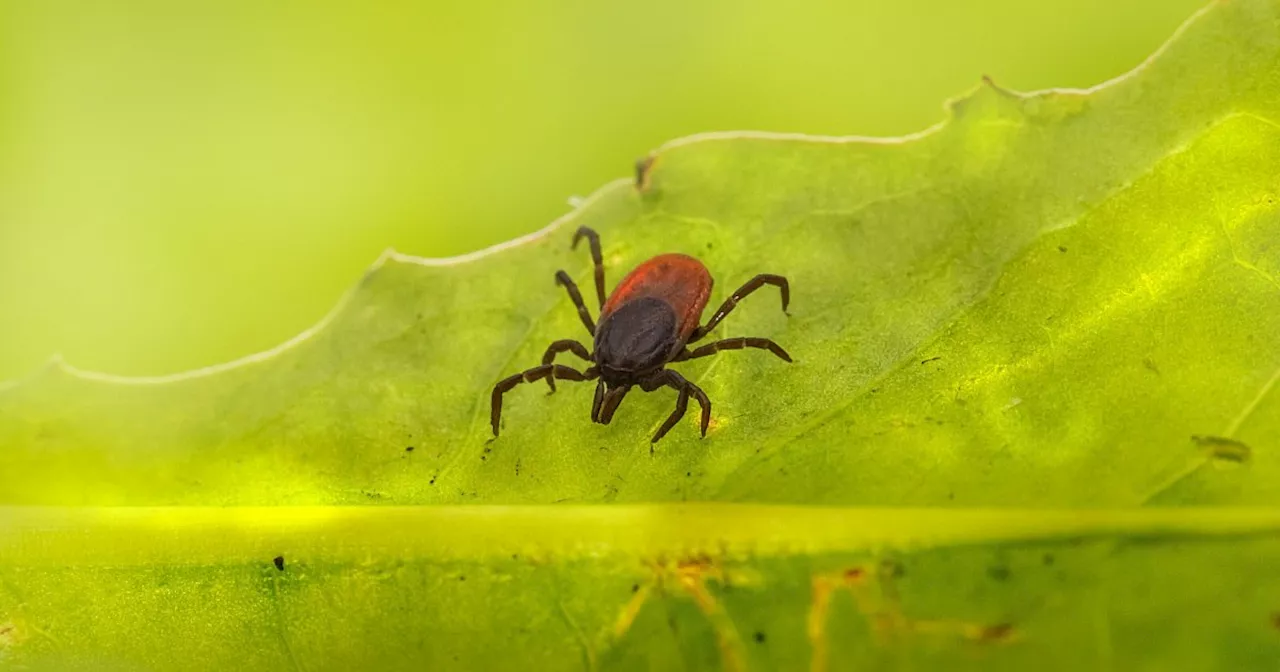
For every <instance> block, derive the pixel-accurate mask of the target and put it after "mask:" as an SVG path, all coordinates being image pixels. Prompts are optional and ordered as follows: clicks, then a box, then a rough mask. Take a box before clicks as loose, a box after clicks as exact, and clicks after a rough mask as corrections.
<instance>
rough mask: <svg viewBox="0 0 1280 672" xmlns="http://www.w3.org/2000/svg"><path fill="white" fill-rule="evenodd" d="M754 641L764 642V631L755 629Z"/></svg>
mask: <svg viewBox="0 0 1280 672" xmlns="http://www.w3.org/2000/svg"><path fill="white" fill-rule="evenodd" d="M756 643H757V644H764V633H763V632H760V631H759V630H757V631H756Z"/></svg>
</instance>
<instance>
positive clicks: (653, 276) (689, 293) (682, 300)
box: [600, 254, 714, 341]
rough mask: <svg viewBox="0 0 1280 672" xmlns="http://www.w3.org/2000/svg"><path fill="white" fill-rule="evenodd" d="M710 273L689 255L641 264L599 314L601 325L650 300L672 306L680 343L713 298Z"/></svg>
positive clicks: (661, 256)
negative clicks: (615, 313) (638, 301)
mask: <svg viewBox="0 0 1280 672" xmlns="http://www.w3.org/2000/svg"><path fill="white" fill-rule="evenodd" d="M713 282H714V281H713V280H712V278H711V272H710V271H708V270H707V267H706V266H704V265H702V262H701V261H698V260H697V259H694V258H693V257H691V256H689V255H687V254H662V255H658V256H656V257H654V258H652V259H650V260H648V261H646V262H644V263H643V264H640V265H639V266H637V267H636V268H635V270H633V271H631V272H630V273H628V274H627V277H625V278H623V279H622V282H619V283H618V286H617V287H616V288H614V290H613V293H612V294H610V295H609V300H608V301H605V304H604V308H602V309H601V310H600V321H602V322H603V321H604V318H605V317H606V316H608V315H609V314H610V313H612V312H613V311H615V310H617V308H618V307H619V306H621V305H623V304H625V303H629V302H631V301H633V300H635V299H641V298H646V297H651V298H655V299H659V300H661V301H663V302H665V303H667V304H668V305H670V306H671V309H672V310H673V311H675V314H676V321H677V324H678V325H679V326H678V327H677V329H678V331H679V338H680V340H681V341H683V340H684V339H686V338H688V336H689V334H691V333H693V330H694V329H697V328H698V323H699V322H700V321H701V320H702V311H703V310H704V309H705V308H706V307H707V301H708V300H709V299H710V298H711V286H712V284H713Z"/></svg>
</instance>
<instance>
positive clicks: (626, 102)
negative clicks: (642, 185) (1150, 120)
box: [0, 0, 1203, 380]
mask: <svg viewBox="0 0 1280 672" xmlns="http://www.w3.org/2000/svg"><path fill="white" fill-rule="evenodd" d="M1202 4H1203V0H1158V1H1157V0H1141V1H1131V2H1124V1H1121V2H1117V1H1115V0H1041V1H1040V2H1026V1H1025V0H968V1H965V0H952V1H947V2H944V1H943V0H933V1H931V2H925V1H919V0H917V1H912V0H907V1H903V2H882V1H872V0H860V1H848V2H832V1H829V0H788V1H787V2H785V3H784V2H759V1H754V0H712V1H708V2H697V1H691V0H646V1H645V2H628V3H607V2H599V1H596V2H587V1H585V0H564V1H556V0H548V1H545V2H528V1H521V2H517V1H514V0H506V1H500V2H491V3H479V2H463V1H460V0H459V1H456V2H455V1H451V0H444V1H432V2H419V3H412V4H411V3H393V2H379V3H354V2H349V3H347V2H327V1H320V0H308V1H306V2H287V1H286V2H259V1H257V0H186V1H184V2H171V1H169V0H128V1H127V2H113V3H94V2H84V1H79V2H71V1H66V0H0V380H3V379H7V378H13V377H16V376H20V375H23V374H26V373H28V372H30V371H31V370H33V369H34V368H35V367H37V366H39V365H40V364H41V363H42V362H44V361H46V360H47V358H48V357H49V355H50V354H52V353H54V352H61V353H63V355H64V356H65V357H66V358H67V360H68V361H70V362H72V363H74V364H76V365H77V366H80V367H83V368H88V369H94V370H100V371H107V372H111V373H120V374H161V373H169V372H174V371H180V370H183V369H188V368H192V367H198V366H204V365H208V364H213V363H217V362H221V361H225V360H228V359H231V358H234V357H238V356H241V355H244V354H247V353H250V352H254V351H257V350H262V349H265V348H268V347H271V346H273V345H275V344H277V343H279V342H280V341H282V340H285V339H287V338H289V337H290V336H292V335H294V334H296V333H297V332H298V331H300V330H302V329H305V328H306V327H307V326H309V325H311V324H312V323H314V322H315V321H316V320H317V319H319V318H320V317H321V316H322V315H324V313H326V312H327V311H328V310H329V308H330V307H332V305H333V303H334V302H335V301H336V300H337V299H338V297H339V296H340V295H341V294H342V292H343V291H345V290H346V289H347V288H348V287H349V286H351V285H352V284H353V283H354V282H356V280H358V279H359V277H360V274H361V273H362V272H363V270H364V269H365V268H366V267H367V266H368V265H369V264H370V263H372V262H373V260H374V259H375V258H376V257H377V256H378V254H379V253H380V252H381V251H382V250H383V249H384V248H386V247H388V246H394V247H395V248H397V249H399V250H401V251H404V252H409V253H412V254H418V255H424V256H444V255H453V254H458V253H462V252H467V251H470V250H474V249H477V248H481V247H484V246H487V245H490V244H493V243H496V242H499V241H502V240H506V239H508V238H511V237H514V236H517V235H520V234H523V233H527V232H529V231H532V230H534V229H538V228H540V227H542V226H544V225H545V224H546V223H547V222H549V221H550V220H552V219H553V218H555V217H557V216H559V215H560V214H562V213H564V212H565V211H566V210H567V209H568V207H567V205H566V201H567V199H568V198H569V197H570V196H574V195H582V196H585V195H587V194H588V193H590V192H591V191H592V190H593V189H595V188H596V187H598V186H600V185H601V184H603V183H604V182H606V181H608V180H610V179H612V178H615V177H620V176H626V175H629V174H630V171H631V165H632V162H633V160H634V159H635V158H637V157H639V156H641V155H642V154H644V153H645V152H647V151H648V150H650V149H651V148H653V147H655V146H657V145H659V144H661V143H662V142H663V141H665V140H668V139H671V138H675V137H679V136H682V135H688V134H691V133H696V132H699V131H707V130H725V129H760V130H774V131H799V132H807V133H822V134H859V135H898V134H903V133H909V132H913V131H917V130H920V129H922V128H924V127H926V126H928V125H930V124H933V123H935V122H936V121H938V120H939V119H940V118H941V117H942V102H943V100H944V99H945V98H947V97H950V96H953V95H956V94H958V93H961V92H962V91H964V90H966V89H968V88H970V87H971V86H973V85H974V84H975V83H977V81H978V80H979V78H980V77H981V76H982V75H983V74H987V75H990V76H992V77H993V78H994V79H995V81H996V82H997V83H999V84H1001V85H1003V86H1006V87H1011V88H1015V89H1020V90H1029V89H1037V88H1045V87H1052V86H1090V85H1092V84H1095V83H1097V82H1100V81H1102V80H1105V79H1108V78H1110V77H1113V76H1115V75H1118V74H1121V73H1123V72H1124V71H1126V70H1128V69H1130V68H1132V67H1133V66H1134V65H1136V64H1137V63H1139V62H1140V61H1141V60H1142V59H1143V58H1145V57H1146V56H1147V55H1148V54H1149V53H1150V52H1151V51H1152V50H1154V49H1155V48H1156V47H1158V46H1159V45H1160V44H1161V43H1162V42H1163V41H1164V40H1165V39H1166V38H1167V37H1168V36H1169V34H1170V33H1172V31H1173V30H1174V29H1175V28H1176V27H1177V26H1178V25H1179V24H1180V23H1181V22H1182V21H1183V20H1184V19H1186V18H1187V17H1188V16H1190V15H1191V14H1192V13H1193V12H1194V11H1195V10H1196V9H1198V8H1199V7H1200V6H1201V5H1202ZM548 287H549V288H550V283H548ZM548 291H550V289H548Z"/></svg>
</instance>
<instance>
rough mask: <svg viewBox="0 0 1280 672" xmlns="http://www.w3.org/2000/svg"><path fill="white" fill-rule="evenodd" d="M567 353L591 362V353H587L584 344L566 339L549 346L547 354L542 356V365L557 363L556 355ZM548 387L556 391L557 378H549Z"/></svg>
mask: <svg viewBox="0 0 1280 672" xmlns="http://www.w3.org/2000/svg"><path fill="white" fill-rule="evenodd" d="M565 351H569V352H572V353H573V354H575V355H577V356H579V357H581V358H583V359H585V360H587V361H588V362H589V361H591V353H590V352H587V348H586V346H584V345H583V344H581V343H579V342H577V341H575V340H573V339H571V338H566V339H564V340H560V341H556V342H555V343H552V344H551V345H548V346H547V351H546V353H544V354H543V355H542V363H543V364H544V365H546V364H550V363H551V362H553V361H555V359H556V355H558V354H560V353H562V352H565ZM547 385H548V386H550V387H551V391H552V392H555V391H556V379H555V376H547Z"/></svg>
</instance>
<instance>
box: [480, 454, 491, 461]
mask: <svg viewBox="0 0 1280 672" xmlns="http://www.w3.org/2000/svg"><path fill="white" fill-rule="evenodd" d="M488 459H489V456H488V455H481V456H480V461H481V462H484V461H485V460H488Z"/></svg>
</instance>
